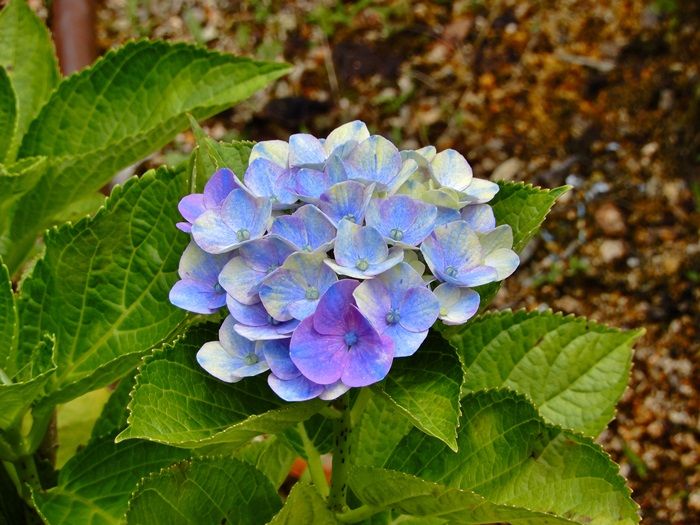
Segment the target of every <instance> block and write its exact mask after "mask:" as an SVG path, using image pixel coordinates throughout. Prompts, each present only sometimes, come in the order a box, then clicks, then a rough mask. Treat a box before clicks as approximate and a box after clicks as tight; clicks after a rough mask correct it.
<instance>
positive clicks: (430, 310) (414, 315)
mask: <svg viewBox="0 0 700 525" xmlns="http://www.w3.org/2000/svg"><path fill="white" fill-rule="evenodd" d="M398 311H399V314H400V319H399V323H400V324H401V326H402V327H404V328H405V329H406V330H408V331H409V332H423V331H426V330H428V329H429V328H430V327H431V326H433V324H434V323H435V321H437V318H438V315H439V314H440V302H439V301H438V298H437V297H435V294H434V293H433V292H431V291H430V290H428V289H427V288H425V287H424V286H420V287H415V288H410V289H408V290H407V291H406V293H405V294H404V297H403V301H402V302H401V304H400V305H399V308H398Z"/></svg>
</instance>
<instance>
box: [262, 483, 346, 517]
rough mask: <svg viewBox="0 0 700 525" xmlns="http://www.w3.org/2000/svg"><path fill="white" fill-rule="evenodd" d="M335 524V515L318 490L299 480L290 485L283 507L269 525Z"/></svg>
mask: <svg viewBox="0 0 700 525" xmlns="http://www.w3.org/2000/svg"><path fill="white" fill-rule="evenodd" d="M300 524H308V525H312V524H313V525H337V524H338V520H336V519H335V515H334V514H333V513H332V512H331V511H330V510H328V506H327V505H326V502H325V501H323V499H322V498H321V496H320V495H319V494H318V491H317V490H316V489H315V488H313V487H312V486H311V485H307V484H306V483H303V482H301V481H300V482H299V483H296V484H295V485H294V486H293V487H292V491H291V492H290V493H289V497H288V498H287V501H285V503H284V507H282V510H281V511H279V513H278V514H277V515H276V516H275V517H274V518H273V519H272V521H270V524H269V525H300Z"/></svg>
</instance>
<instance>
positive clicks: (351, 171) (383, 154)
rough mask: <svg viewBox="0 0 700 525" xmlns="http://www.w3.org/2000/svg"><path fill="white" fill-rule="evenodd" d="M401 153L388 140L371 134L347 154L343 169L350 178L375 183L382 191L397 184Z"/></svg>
mask: <svg viewBox="0 0 700 525" xmlns="http://www.w3.org/2000/svg"><path fill="white" fill-rule="evenodd" d="M402 165H403V163H402V161H401V154H400V153H399V150H398V149H397V148H396V146H394V145H393V144H392V143H391V142H390V141H388V140H387V139H385V138H384V137H381V136H379V135H372V136H371V137H369V138H368V139H366V140H363V141H362V142H360V143H359V144H358V145H357V146H356V147H355V148H354V149H353V150H352V151H351V152H350V153H349V155H348V156H347V159H346V160H345V162H344V166H345V171H346V173H347V176H348V178H349V179H351V180H358V181H361V182H364V183H366V184H371V183H376V185H377V188H378V189H380V190H383V191H386V190H388V189H389V188H391V187H394V186H396V185H397V179H398V177H399V173H401V167H402Z"/></svg>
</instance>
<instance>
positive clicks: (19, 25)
mask: <svg viewBox="0 0 700 525" xmlns="http://www.w3.org/2000/svg"><path fill="white" fill-rule="evenodd" d="M0 67H4V68H5V69H6V70H7V71H8V73H9V77H10V79H11V80H12V84H13V86H14V91H15V93H16V94H17V127H16V133H15V137H16V139H15V140H14V145H13V146H12V148H11V150H10V156H13V155H14V153H13V150H16V149H17V146H19V140H18V139H20V138H21V137H22V136H23V135H24V133H25V132H26V131H27V128H28V127H29V123H30V122H31V120H32V119H33V118H34V117H35V116H36V114H37V113H38V112H39V110H40V109H41V107H42V106H43V105H44V102H46V99H48V98H49V94H50V93H51V92H52V91H53V89H54V87H55V86H56V84H57V83H58V80H59V73H58V63H57V61H56V55H55V53H54V49H53V44H52V43H51V36H50V35H49V31H48V29H47V28H46V26H45V25H44V23H43V22H42V21H41V20H40V19H39V17H37V16H36V15H35V14H34V11H32V10H31V9H30V7H29V6H28V5H27V2H26V0H10V2H9V3H8V4H7V5H6V6H5V9H3V10H2V11H1V12H0ZM0 122H3V126H4V125H5V122H4V121H3V120H2V119H0ZM0 159H2V155H1V154H0Z"/></svg>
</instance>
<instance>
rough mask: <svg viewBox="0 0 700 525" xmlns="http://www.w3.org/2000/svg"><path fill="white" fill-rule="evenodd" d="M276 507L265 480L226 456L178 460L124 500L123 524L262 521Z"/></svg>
mask: <svg viewBox="0 0 700 525" xmlns="http://www.w3.org/2000/svg"><path fill="white" fill-rule="evenodd" d="M280 507H281V502H280V498H279V496H278V495H277V491H276V490H275V488H274V487H273V486H272V484H271V483H270V481H269V480H268V479H267V478H266V477H265V476H263V475H262V473H260V472H259V471H257V470H255V468H253V467H252V466H251V465H248V464H247V463H244V462H242V461H240V460H237V459H234V458H227V457H201V458H196V459H193V460H191V461H183V462H181V463H178V464H176V465H173V466H171V467H169V468H167V469H164V470H163V471H161V472H159V473H158V474H154V475H153V476H151V477H149V478H146V479H145V480H143V481H142V482H141V484H140V485H139V487H138V489H137V490H136V492H135V493H134V495H133V496H132V498H131V500H130V501H129V510H128V512H127V515H126V522H127V524H128V525H152V524H154V523H167V524H168V525H180V524H183V525H192V524H195V523H202V524H208V523H231V524H234V523H235V524H237V525H263V524H264V523H267V521H268V520H269V519H270V518H271V517H272V516H273V515H274V514H275V512H277V511H278V510H279V508H280Z"/></svg>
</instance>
